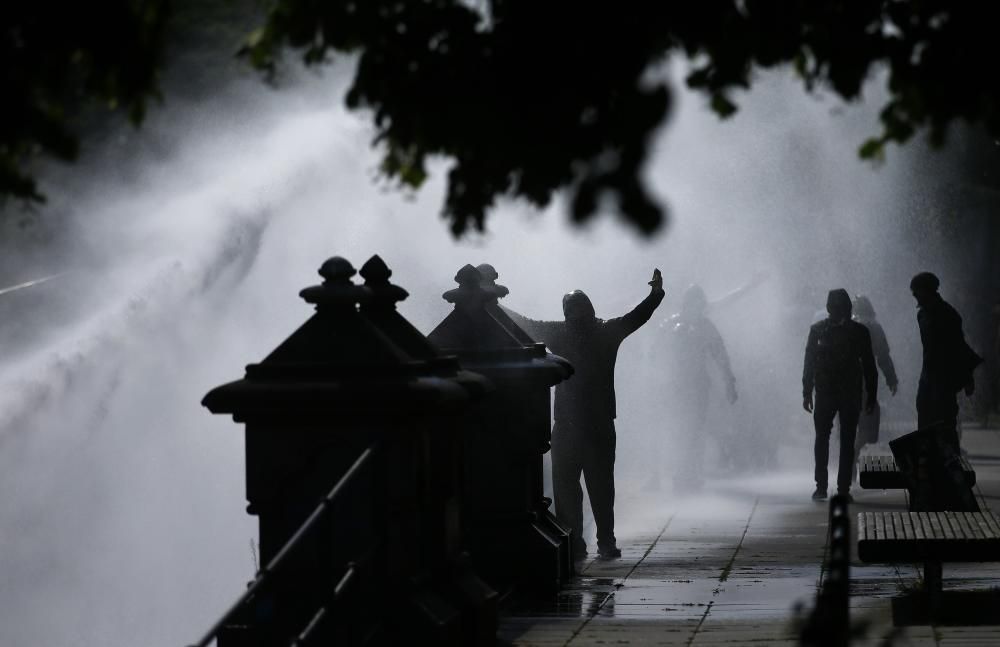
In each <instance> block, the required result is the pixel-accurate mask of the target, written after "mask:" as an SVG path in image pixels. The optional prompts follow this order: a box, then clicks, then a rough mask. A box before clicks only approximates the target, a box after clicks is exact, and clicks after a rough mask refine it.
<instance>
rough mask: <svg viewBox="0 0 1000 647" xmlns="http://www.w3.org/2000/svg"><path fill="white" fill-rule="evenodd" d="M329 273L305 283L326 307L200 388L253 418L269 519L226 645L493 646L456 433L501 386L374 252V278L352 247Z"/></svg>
mask: <svg viewBox="0 0 1000 647" xmlns="http://www.w3.org/2000/svg"><path fill="white" fill-rule="evenodd" d="M319 273H320V275H321V276H322V277H323V279H324V281H323V283H322V284H321V285H318V286H313V287H310V288H306V289H304V290H303V291H302V292H301V293H300V294H301V296H302V298H303V299H304V300H305V301H307V302H308V303H310V304H313V305H315V307H316V313H315V314H314V315H313V316H312V317H311V318H310V319H309V320H308V321H306V322H305V324H303V325H302V326H301V327H300V328H299V329H298V330H296V331H295V332H294V333H293V334H292V335H291V336H290V337H289V338H288V339H286V340H285V341H284V342H282V343H281V344H280V345H279V346H278V347H277V348H276V349H275V350H274V351H272V352H271V353H270V354H269V355H268V356H267V357H266V358H265V359H264V360H263V361H262V362H260V363H258V364H251V365H249V366H247V369H246V377H245V378H244V379H242V380H238V381H236V382H231V383H229V384H225V385H223V386H220V387H217V388H216V389H214V390H212V391H211V392H210V393H209V394H208V395H207V396H205V399H204V401H203V404H204V405H205V406H206V407H208V409H209V410H211V411H212V412H213V413H226V414H231V415H232V416H233V418H234V420H236V421H237V422H242V423H245V424H246V465H247V499H248V501H249V506H248V508H247V511H248V512H249V513H250V514H253V515H256V516H257V517H258V518H259V520H260V548H259V550H260V563H261V565H262V568H261V571H260V572H259V573H258V575H257V578H256V579H255V580H254V582H252V583H251V587H250V590H251V591H253V595H252V596H249V597H247V596H246V595H245V596H244V597H245V598H247V599H245V600H241V601H240V602H239V603H238V604H237V605H235V606H234V612H233V613H232V614H231V615H230V616H227V617H224V618H223V621H220V623H219V626H220V627H221V629H220V630H219V631H218V639H219V645H220V646H221V647H227V645H229V646H234V647H235V646H237V645H250V644H253V645H278V644H280V645H289V644H298V643H297V642H296V641H297V640H301V642H303V643H305V642H309V644H360V643H365V644H369V642H374V643H379V644H383V643H384V644H404V643H409V644H417V643H419V644H448V645H466V644H474V645H492V644H493V643H494V642H495V634H496V593H495V592H494V591H492V590H491V589H490V588H489V587H488V586H486V585H485V584H483V583H482V581H480V580H479V579H478V577H477V576H476V574H475V573H474V571H472V570H471V565H470V563H469V561H468V558H467V556H466V555H465V554H464V553H463V550H464V541H463V538H462V536H461V528H462V527H463V525H464V523H463V521H462V518H461V511H462V508H461V505H460V499H461V477H462V469H463V468H462V459H461V439H460V436H459V433H460V425H459V420H460V418H459V415H460V414H461V413H462V411H463V410H464V409H466V408H467V407H468V406H469V403H470V402H471V401H472V400H473V399H475V398H477V397H480V396H481V395H482V394H483V393H484V392H486V391H487V390H488V387H489V385H488V383H487V382H486V381H485V380H484V379H483V378H482V377H481V376H478V375H475V374H473V373H469V372H467V371H464V370H461V369H460V367H459V366H458V364H457V362H456V361H455V359H454V358H449V357H442V356H441V355H439V354H438V352H437V351H436V350H435V349H434V347H433V346H432V345H431V344H429V343H428V342H427V340H426V338H424V337H423V335H421V334H420V333H419V332H418V331H417V330H416V329H415V328H413V327H412V326H411V325H410V324H409V322H407V321H406V320H405V319H404V318H403V317H402V316H401V315H400V314H399V313H398V312H397V311H396V303H397V302H398V301H400V300H402V299H404V298H406V296H407V294H406V291H405V290H403V289H402V288H400V287H398V286H395V285H393V284H391V283H390V282H389V277H390V276H391V274H392V272H391V271H390V270H389V268H388V267H386V265H385V263H383V262H382V260H381V259H380V258H378V257H377V256H376V257H373V258H372V259H370V260H369V261H368V262H367V263H366V264H365V265H364V267H363V268H362V272H361V273H362V276H363V277H364V278H365V279H366V281H365V284H364V285H359V284H357V283H355V282H354V281H352V277H353V276H354V275H355V274H356V271H355V270H354V268H353V267H352V266H351V264H350V263H349V262H348V261H346V260H345V259H343V258H339V257H334V258H331V259H329V260H328V261H326V262H325V263H324V264H323V266H322V267H321V268H320V271H319ZM265 580H267V581H266V582H265ZM304 637H306V638H308V640H306V638H304Z"/></svg>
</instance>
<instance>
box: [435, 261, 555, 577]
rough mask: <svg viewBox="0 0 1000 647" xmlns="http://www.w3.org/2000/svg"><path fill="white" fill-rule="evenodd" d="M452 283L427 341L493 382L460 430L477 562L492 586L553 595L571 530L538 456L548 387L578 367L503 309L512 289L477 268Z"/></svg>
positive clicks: (545, 428)
mask: <svg viewBox="0 0 1000 647" xmlns="http://www.w3.org/2000/svg"><path fill="white" fill-rule="evenodd" d="M490 269H492V268H490ZM494 274H495V272H494ZM492 278H495V276H494V277H492ZM455 280H456V281H457V282H458V288H456V289H454V290H450V291H448V292H446V293H445V294H444V299H445V300H446V301H448V302H449V303H453V304H454V306H455V307H454V310H453V311H452V312H451V314H449V315H448V316H447V317H446V318H445V319H444V320H443V321H442V322H441V323H440V324H439V325H438V326H437V327H436V328H435V329H434V330H433V331H432V332H431V333H430V334H429V335H428V339H429V340H430V341H431V342H433V343H434V344H435V345H436V346H437V347H438V348H440V349H441V350H442V352H444V353H446V354H454V355H456V356H457V357H458V358H459V361H460V362H461V364H462V366H463V367H464V368H467V369H469V370H472V371H475V372H476V373H479V374H481V375H484V376H486V377H487V378H488V379H489V380H490V381H491V382H492V383H493V385H494V386H495V391H494V392H493V393H491V394H490V395H489V396H488V397H486V398H484V399H483V400H481V401H480V402H479V403H478V404H477V405H476V406H475V407H474V408H472V409H471V410H470V412H469V413H468V414H467V428H466V430H465V434H464V439H465V464H466V470H465V497H464V506H465V524H466V526H465V527H466V536H467V539H468V542H469V548H470V551H471V554H472V558H473V561H474V563H475V565H476V570H477V572H479V573H481V574H482V575H483V577H484V578H486V580H487V581H488V582H489V583H490V584H491V585H493V586H494V587H496V588H500V589H503V590H509V589H513V590H515V591H517V592H520V593H532V592H551V591H553V590H556V589H558V587H559V586H560V584H562V583H564V582H565V581H566V580H567V579H568V578H569V577H570V575H571V574H572V568H573V565H572V556H571V555H570V545H569V532H568V531H567V529H566V528H564V527H563V526H562V525H561V524H559V522H558V521H556V518H555V516H554V515H553V514H552V513H551V512H550V511H549V506H550V504H551V501H549V500H548V499H546V498H545V497H544V494H543V492H544V491H543V487H542V486H543V480H542V456H543V454H545V452H547V451H548V450H549V448H550V446H551V444H550V441H551V398H550V389H551V387H552V386H553V385H555V384H557V383H559V382H561V381H563V380H565V379H566V378H568V377H569V376H570V375H571V374H572V372H573V369H572V367H571V366H570V364H569V363H568V362H567V361H566V360H564V359H562V358H561V357H558V356H556V355H552V354H551V353H548V352H546V350H545V346H544V344H540V343H535V342H534V341H533V340H532V339H531V337H530V336H528V334H527V333H526V332H525V331H524V330H522V329H521V328H519V327H518V326H517V325H516V324H515V323H514V322H513V321H512V320H511V319H510V317H508V316H507V315H506V314H505V313H504V312H503V311H502V310H501V309H500V308H499V306H498V305H497V299H498V298H499V297H500V296H501V295H503V294H506V288H504V287H503V286H497V285H496V284H495V283H491V281H492V279H489V280H487V282H486V284H485V286H484V284H483V276H482V275H481V274H480V272H479V271H478V270H477V269H476V268H475V267H473V266H471V265H466V266H465V267H463V268H461V269H460V270H459V271H458V274H457V276H456V277H455Z"/></svg>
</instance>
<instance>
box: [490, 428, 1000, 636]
mask: <svg viewBox="0 0 1000 647" xmlns="http://www.w3.org/2000/svg"><path fill="white" fill-rule="evenodd" d="M962 442H963V446H964V447H965V448H966V449H967V451H968V453H969V460H970V462H971V463H972V465H973V467H974V468H975V470H976V476H977V486H976V492H977V495H978V496H979V497H980V502H981V504H982V505H984V506H989V507H991V508H995V507H996V505H995V504H996V502H997V501H1000V431H998V430H997V429H968V428H967V429H966V430H965V432H964V434H963V439H962ZM811 478H812V475H811V470H810V471H806V470H802V469H799V470H797V471H796V470H784V471H781V470H775V471H772V472H770V473H769V474H767V475H764V476H755V477H748V476H726V475H719V478H716V479H713V480H711V481H709V482H708V483H707V484H706V487H705V488H704V490H703V491H702V492H700V493H698V494H697V495H685V496H684V497H681V496H675V495H673V494H672V493H671V492H670V491H669V490H664V491H663V492H658V493H655V496H652V495H650V493H648V492H643V491H642V490H641V488H638V487H635V488H630V487H629V484H627V483H626V484H622V485H620V486H619V491H618V497H619V498H618V504H617V506H616V516H617V519H618V529H617V530H618V536H619V543H620V545H621V548H622V558H621V559H620V560H613V561H601V560H596V559H588V560H586V561H584V562H583V563H582V564H581V566H580V571H581V573H580V574H579V575H578V576H577V577H576V578H574V581H573V582H572V584H571V586H570V587H568V588H567V589H566V590H564V591H562V592H561V593H560V594H559V595H557V596H553V597H552V598H551V599H550V600H543V601H535V602H532V603H530V604H527V605H525V604H520V605H514V606H512V607H509V608H508V609H507V610H506V612H505V615H504V616H503V618H502V619H501V623H500V631H499V637H500V639H501V641H502V642H504V643H507V644H511V645H621V644H628V645H687V646H700V645H705V646H709V645H727V646H731V645H742V644H746V645H794V644H797V639H796V631H795V628H794V618H795V616H796V609H797V608H800V609H808V608H809V607H811V606H812V605H813V603H814V600H815V596H816V593H817V590H818V588H819V586H820V584H821V582H822V580H823V576H824V574H823V562H824V557H825V554H826V550H827V516H828V505H827V503H825V502H821V503H816V502H813V501H811V500H810V499H809V495H810V494H811V491H812V488H811V486H812V483H811ZM853 493H854V496H855V499H856V501H855V504H854V505H852V506H851V512H852V517H853V513H855V512H861V511H882V510H899V511H902V510H906V493H905V491H903V490H859V489H855V490H853ZM854 552H855V554H856V545H855V546H854ZM998 560H1000V555H998ZM921 570H922V569H921V567H920V565H912V564H899V565H883V564H861V563H860V562H858V561H857V560H856V559H854V560H853V561H852V569H851V583H850V601H849V606H850V609H851V614H852V619H854V620H859V619H864V620H866V621H868V622H869V624H870V627H871V628H870V630H869V631H868V634H867V636H865V637H864V638H861V639H859V640H857V641H855V642H854V643H852V644H856V645H872V646H874V645H879V644H882V640H883V639H884V638H885V637H886V636H887V635H889V634H890V633H892V634H893V635H894V637H895V642H894V644H898V645H910V646H920V645H934V646H935V647H939V646H942V645H963V646H965V645H1000V613H998V614H997V617H996V622H997V623H998V624H997V625H995V626H975V627H933V626H909V627H899V628H893V626H892V600H893V599H894V598H896V597H898V596H899V595H900V594H901V593H902V592H905V591H908V590H912V589H913V588H915V587H917V586H918V584H919V582H920V578H921ZM944 583H945V589H946V590H962V591H969V590H983V591H986V590H988V589H990V588H992V587H1000V561H998V562H995V563H994V562H991V563H983V564H945V566H944Z"/></svg>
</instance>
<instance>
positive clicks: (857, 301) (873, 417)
mask: <svg viewBox="0 0 1000 647" xmlns="http://www.w3.org/2000/svg"><path fill="white" fill-rule="evenodd" d="M854 320H855V321H857V322H858V323H859V324H861V325H863V326H864V327H865V328H867V329H868V334H869V335H871V338H872V352H873V353H874V355H875V361H876V362H877V363H878V368H879V370H880V371H881V372H882V375H883V377H885V385H886V386H887V387H889V392H890V393H891V394H892V395H896V389H897V388H898V387H899V379H898V378H897V377H896V367H895V365H894V364H893V363H892V356H891V355H890V354H889V340H888V339H886V336H885V330H883V329H882V324H880V323H879V322H878V320H877V319H876V318H875V308H874V307H873V306H872V302H871V300H869V299H868V297H866V296H865V295H863V294H859V295H858V296H856V297H854ZM881 414H882V408H881V406H880V405H879V403H878V400H876V401H875V406H874V408H873V409H872V412H871V413H867V412H866V413H862V414H861V419H860V420H859V421H858V437H857V438H856V439H855V441H854V460H855V466H856V465H857V460H858V456H859V455H860V454H861V448H862V447H864V446H865V445H867V444H869V443H876V442H878V431H879V425H880V423H881V417H882V416H881ZM852 480H853V479H852Z"/></svg>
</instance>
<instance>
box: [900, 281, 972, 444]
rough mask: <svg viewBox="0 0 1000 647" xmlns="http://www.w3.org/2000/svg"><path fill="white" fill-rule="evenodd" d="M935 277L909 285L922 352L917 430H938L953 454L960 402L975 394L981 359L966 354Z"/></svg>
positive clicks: (967, 350)
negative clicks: (961, 396) (962, 395)
mask: <svg viewBox="0 0 1000 647" xmlns="http://www.w3.org/2000/svg"><path fill="white" fill-rule="evenodd" d="M940 284H941V283H940V281H939V280H938V277H936V276H935V275H933V274H931V273H930V272H921V273H920V274H917V275H916V276H914V277H913V280H912V281H910V291H911V292H912V294H913V298H914V299H916V301H917V308H918V311H917V325H918V326H919V328H920V342H921V345H922V346H923V364H922V366H921V368H920V381H919V383H918V384H917V427H918V428H920V429H930V428H934V429H937V430H938V431H939V432H940V433H941V434H942V436H943V439H944V440H945V442H946V443H947V444H948V445H950V446H951V448H952V449H953V450H954V452H955V453H958V452H959V451H960V448H959V438H958V400H957V399H956V397H955V395H956V394H957V393H958V392H959V391H961V390H963V389H964V390H965V394H966V395H967V396H970V397H971V396H972V394H973V393H974V392H975V388H976V385H975V381H974V379H973V371H974V370H975V368H976V367H977V366H979V364H981V363H982V361H983V359H982V358H981V357H980V356H979V355H977V354H976V353H975V351H973V350H972V349H971V348H969V345H968V343H966V341H965V333H964V332H963V331H962V317H961V315H959V314H958V312H957V311H956V310H955V308H953V307H952V306H951V304H949V303H948V302H947V301H945V300H944V299H942V298H941V295H940V294H939V293H938V287H939V286H940Z"/></svg>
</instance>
